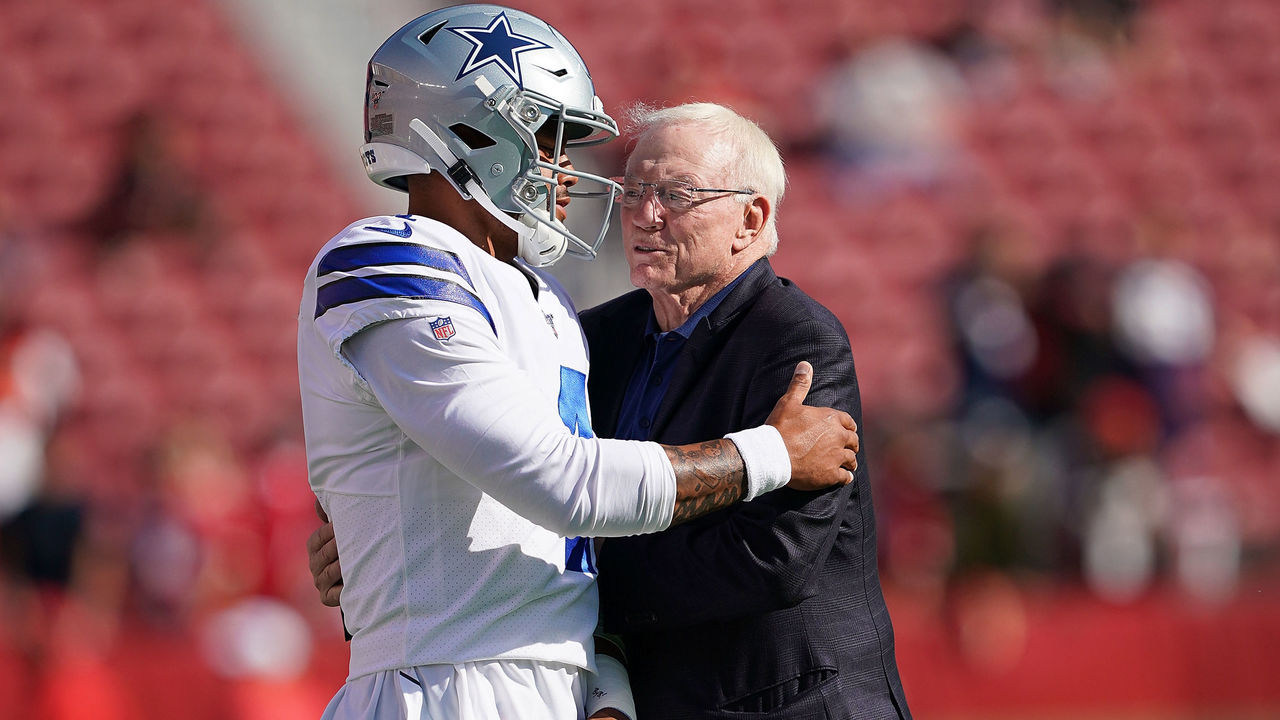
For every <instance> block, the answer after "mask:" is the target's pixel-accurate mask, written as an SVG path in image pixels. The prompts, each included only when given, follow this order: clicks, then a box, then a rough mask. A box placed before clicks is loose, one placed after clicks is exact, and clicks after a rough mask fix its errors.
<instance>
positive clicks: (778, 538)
mask: <svg viewBox="0 0 1280 720" xmlns="http://www.w3.org/2000/svg"><path fill="white" fill-rule="evenodd" d="M800 360H808V361H810V362H811V363H813V366H814V369H815V375H814V384H813V387H812V389H811V390H810V392H809V395H808V398H807V399H806V401H805V404H807V405H827V406H831V407H836V408H839V409H841V410H844V411H846V412H848V413H850V414H851V415H853V416H854V419H855V420H857V421H858V422H859V424H861V417H860V415H861V405H860V402H859V397H858V386H857V378H856V376H855V373H854V367H853V355H852V352H851V350H850V348H849V341H848V338H847V337H846V336H845V333H844V331H843V329H841V328H839V327H838V326H835V327H833V326H831V325H829V324H825V323H821V322H817V321H813V322H808V323H804V324H801V325H799V326H796V327H794V328H793V330H792V331H791V332H789V333H788V334H787V335H786V336H784V337H781V338H780V341H779V342H778V347H777V348H776V352H771V353H770V354H769V355H768V360H766V361H765V362H762V363H760V364H759V365H758V368H757V370H756V372H755V373H754V375H753V377H752V380H751V384H750V389H749V391H748V393H747V398H746V406H745V410H744V415H743V417H742V418H741V421H742V424H743V427H748V426H753V425H757V424H760V423H762V422H763V421H764V420H765V418H766V417H767V416H768V414H769V412H770V411H771V410H772V409H773V406H774V403H775V402H776V401H777V398H778V397H779V396H781V395H782V393H783V392H784V391H785V390H786V388H787V384H788V383H789V381H790V379H791V376H792V371H793V370H794V368H795V365H796V363H797V362H799V361H800ZM732 429H737V428H731V430H732ZM866 486H867V480H866V470H865V462H864V460H863V457H862V454H861V452H860V453H859V457H858V471H857V477H856V478H855V482H853V483H849V484H848V485H845V486H842V487H840V488H837V489H834V490H828V491H823V492H797V491H793V490H789V489H785V488H784V489H782V490H777V491H774V492H772V493H769V494H767V495H764V496H762V497H760V498H757V499H756V500H754V501H752V502H749V503H744V504H741V505H736V506H734V507H732V508H729V509H727V510H724V511H721V512H720V513H716V514H714V515H711V516H708V517H707V518H704V519H703V520H699V521H694V522H692V523H689V524H686V525H680V526H676V527H674V528H670V529H668V530H666V531H664V532H662V533H660V534H658V535H654V536H649V537H646V538H643V539H640V538H636V539H634V540H632V541H628V542H613V543H606V544H605V546H604V549H603V555H602V565H601V575H600V587H601V593H602V603H601V605H602V609H603V616H604V619H605V627H606V628H607V629H609V630H611V631H615V632H627V631H637V630H643V629H645V628H651V629H653V628H662V629H666V628H677V627H681V626H686V625H692V624H698V623H703V622H708V621H728V620H733V619H735V618H740V617H744V616H749V615H758V614H761V613H765V612H769V611H773V610H778V609H782V608H786V607H791V606H794V605H796V604H798V603H800V602H802V601H803V600H805V599H806V598H808V597H811V596H812V595H813V594H814V593H815V592H816V588H815V587H814V581H813V579H814V577H815V576H816V575H817V573H818V571H819V570H820V569H821V567H822V565H823V563H824V562H825V561H826V559H827V557H828V555H829V554H830V552H831V548H832V545H833V543H834V542H835V539H836V536H837V533H839V532H840V531H841V523H842V520H843V519H844V518H845V517H846V514H847V513H857V508H856V498H854V496H853V493H855V492H856V491H857V489H858V488H860V487H862V488H865V487H866ZM610 567H627V568H628V570H629V571H628V572H618V573H610V572H609V568H610ZM652 578H661V579H662V581H661V582H653V581H652V580H651V579H652Z"/></svg>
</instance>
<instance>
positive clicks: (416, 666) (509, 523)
mask: <svg viewBox="0 0 1280 720" xmlns="http://www.w3.org/2000/svg"><path fill="white" fill-rule="evenodd" d="M367 83H368V85H367V94H366V102H365V105H366V107H365V110H366V117H365V119H366V125H365V140H366V144H365V145H364V146H363V148H362V149H361V152H362V156H363V159H364V164H365V168H366V171H367V172H368V174H369V177H370V178H371V179H373V180H374V181H375V182H377V183H379V184H381V185H384V186H387V187H391V188H396V189H399V190H402V191H405V192H407V193H408V211H407V213H406V214H404V215H396V216H386V217H373V218H367V219H363V220H359V221H357V222H355V223H353V224H351V225H350V226H348V227H347V228H346V229H344V230H343V231H342V232H340V233H338V235H337V236H335V237H334V238H333V239H331V240H330V241H329V242H327V243H326V244H325V245H324V246H323V247H322V248H321V249H320V251H319V253H318V254H317V256H316V259H315V261H314V262H313V263H312V265H311V267H310V269H309V270H308V272H307V276H306V280H305V284H304V290H303V297H302V304H301V311H300V316H299V327H298V371H299V379H300V383H301V391H302V409H303V419H304V426H305V432H306V445H307V459H308V471H309V476H310V483H311V487H312V489H313V490H314V491H315V493H316V496H317V498H318V500H319V503H320V505H321V506H322V507H323V509H324V511H325V512H326V513H327V514H328V516H329V517H330V518H331V519H332V522H333V528H334V535H335V537H336V542H337V547H338V549H339V550H340V552H341V556H342V558H343V571H344V574H345V585H344V589H343V591H342V607H343V610H344V616H345V620H344V621H345V624H346V626H347V629H348V630H349V632H350V633H351V634H352V640H351V646H350V652H351V661H350V674H349V676H348V679H347V682H346V684H345V685H344V686H343V687H342V689H340V690H339V692H338V693H337V695H336V696H335V697H334V699H333V700H332V701H331V703H330V704H329V707H328V708H327V709H326V711H325V717H326V718H342V719H346V718H403V717H411V718H418V717H431V718H455V719H458V718H461V719H469V718H477V719H479V718H484V719H493V720H497V718H499V717H501V718H506V719H507V720H510V719H511V718H535V719H543V718H545V719H546V720H552V719H556V720H559V719H561V718H572V717H576V718H582V717H584V715H585V714H587V713H595V712H596V710H597V709H598V708H597V707H595V706H592V707H586V706H585V705H584V701H585V699H588V698H594V699H595V700H597V701H603V704H604V705H610V706H611V707H612V708H614V710H613V711H612V712H615V715H613V716H616V712H618V711H621V712H624V713H625V712H629V708H628V707H627V705H628V703H627V702H626V699H625V683H623V684H619V685H609V683H608V682H607V680H601V679H599V678H587V677H584V671H586V672H594V671H596V670H597V669H599V668H600V665H599V664H598V663H597V659H596V657H595V656H594V651H593V647H594V645H593V640H592V630H593V628H594V627H595V624H596V614H597V596H596V589H595V585H594V575H595V555H594V548H593V545H592V541H591V540H590V539H589V538H591V537H597V536H601V537H603V536H617V535H629V534H635V533H646V532H655V531H658V530H661V529H664V528H666V527H668V526H670V525H671V524H673V523H678V522H680V521H682V520H686V519H689V518H691V517H694V516H696V515H699V514H702V513H705V512H709V511H711V510H714V509H717V508H721V507H724V506H726V505H728V504H731V503H733V502H736V501H739V500H749V499H751V498H752V497H755V496H757V495H759V494H762V493H765V492H769V491H770V490H772V489H775V488H778V487H781V486H783V485H789V486H790V487H793V488H800V489H817V488H822V487H827V486H831V485H835V484H839V483H844V482H848V481H849V479H850V478H851V477H852V474H851V471H852V469H853V468H855V467H856V460H855V452H856V450H857V446H858V440H857V435H856V432H855V426H854V424H853V421H852V419H851V418H850V417H849V416H848V415H847V414H845V413H842V412H839V411H835V410H830V409H827V408H809V407H805V406H803V404H802V400H803V399H804V394H805V392H806V389H807V387H808V382H809V378H810V376H811V372H812V369H811V368H809V367H808V366H807V364H805V363H802V364H801V366H800V367H799V368H798V370H797V375H796V379H795V381H794V382H793V385H792V388H791V389H790V390H789V391H788V393H787V394H786V395H784V396H783V398H781V399H780V400H779V403H778V406H777V407H776V409H775V411H774V413H773V415H771V416H770V419H769V424H766V425H763V426H760V427H757V428H753V429H750V430H747V431H744V432H741V433H735V434H732V435H730V436H727V437H726V438H722V439H719V440H713V441H710V442H706V443H701V444H696V445H688V446H682V447H670V446H662V445H658V444H656V443H647V442H626V441H617V440H604V439H599V438H595V437H593V434H592V432H591V423H590V418H589V414H588V410H587V396H586V376H587V354H586V349H585V343H584V341H583V337H582V334H581V329H580V327H579V325H578V321H577V318H576V313H575V311H574V308H573V306H572V304H571V302H570V300H569V298H568V297H567V295H566V293H565V292H564V290H563V289H562V288H561V287H560V286H559V285H558V284H557V283H556V282H555V281H554V280H553V279H552V278H551V277H549V276H548V275H546V274H545V273H543V272H540V271H538V269H537V268H539V267H541V266H545V265H549V264H550V263H552V262H555V261H556V260H557V259H559V258H560V257H561V256H562V255H564V254H565V253H566V252H570V253H575V254H580V255H583V256H586V257H591V256H593V255H594V253H595V251H596V248H597V247H598V246H599V243H600V241H601V239H602V238H603V236H604V233H605V229H606V225H607V222H608V217H609V211H610V206H611V204H612V200H613V197H614V196H615V194H616V193H617V191H618V189H619V188H618V186H617V185H615V184H614V183H612V182H611V181H609V180H607V179H605V178H603V177H599V176H596V175H592V174H590V173H586V172H582V171H579V170H576V169H574V167H573V166H572V164H571V163H570V162H569V160H568V156H567V155H566V151H567V150H568V149H569V148H573V147H581V146H585V145H590V144H593V143H598V142H604V141H607V140H610V139H612V138H614V137H616V136H617V134H618V131H617V127H616V124H615V122H614V121H613V119H612V118H610V117H609V116H608V115H607V114H605V112H604V111H603V108H602V105H601V103H600V101H599V99H598V98H597V97H596V95H595V91H594V88H593V86H592V82H591V78H590V76H589V75H588V72H587V68H586V67H585V66H584V64H583V62H582V60H581V58H580V57H579V56H578V54H577V52H576V51H575V50H574V49H573V47H572V46H571V45H570V44H569V43H568V41H566V40H565V38H564V37H563V36H561V35H560V34H559V33H558V32H556V31H555V30H554V29H552V28H551V27H550V26H548V25H547V24H546V23H545V22H542V21H541V20H539V19H537V18H535V17H533V16H530V15H528V14H526V13H523V12H519V11H516V10H511V9H507V8H501V7H496V6H476V5H471V6H455V7H450V8H446V9H443V10H438V11H435V12H432V13H428V14H427V15H424V16H422V17H420V18H418V19H417V20H414V21H413V22H410V23H409V24H407V25H405V26H404V27H403V28H401V29H400V30H399V31H397V32H396V33H395V34H394V35H392V36H391V37H390V38H389V39H388V40H387V41H386V42H385V43H384V44H383V45H382V46H381V47H380V48H379V49H378V50H377V52H375V53H374V55H373V58H372V59H371V60H370V63H369V72H368V76H367ZM571 189H572V190H571ZM574 196H576V197H582V198H594V199H596V200H597V201H599V203H600V206H601V208H602V210H601V213H600V219H599V223H598V228H597V229H596V230H595V231H593V232H592V233H587V234H586V236H585V237H580V236H579V235H578V234H576V233H574V232H572V231H571V230H570V229H568V228H567V227H566V226H565V224H564V219H565V208H566V206H567V205H568V203H569V200H570V198H571V197H574ZM602 662H603V663H604V664H605V665H606V667H608V668H614V669H615V670H616V666H613V665H611V664H609V662H608V661H602ZM597 704H600V703H597ZM601 712H605V713H607V712H611V711H608V710H602V711H601ZM599 716H601V717H603V716H606V715H599Z"/></svg>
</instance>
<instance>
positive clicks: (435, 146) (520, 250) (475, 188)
mask: <svg viewBox="0 0 1280 720" xmlns="http://www.w3.org/2000/svg"><path fill="white" fill-rule="evenodd" d="M409 129H410V130H413V131H414V132H416V133H418V135H419V136H420V137H421V138H422V139H423V140H425V141H426V142H427V145H429V146H431V149H432V150H433V151H435V154H436V155H437V156H438V157H439V158H440V161H441V162H443V163H444V165H445V169H443V170H442V169H440V168H435V167H433V168H431V169H432V170H433V171H436V172H440V173H441V174H442V175H444V176H445V177H446V178H448V179H449V182H450V183H451V184H452V185H453V186H454V188H456V189H457V190H458V192H459V193H461V194H462V197H463V198H466V199H470V200H475V201H476V202H478V203H480V206H481V207H483V208H484V209H485V210H487V211H488V212H489V214H490V215H492V216H494V217H495V218H497V219H498V221H499V222H501V223H502V224H503V225H505V226H507V227H508V228H510V229H511V231H512V232H514V233H515V234H516V237H517V238H518V240H519V242H518V244H517V247H516V253H517V254H519V255H520V257H521V258H523V259H524V261H525V262H527V263H529V264H530V265H532V266H534V267H545V266H547V265H551V264H552V263H554V262H555V261H557V260H559V259H560V258H562V257H564V253H565V250H566V249H567V248H568V243H567V241H566V240H565V238H564V237H562V236H561V235H560V234H559V233H557V232H556V231H554V230H552V229H551V228H549V227H547V226H546V225H544V224H542V223H540V222H538V221H537V220H536V219H534V218H532V217H529V216H528V215H527V214H526V215H524V216H523V217H522V218H521V219H520V220H517V219H516V218H513V217H511V215H510V214H508V213H505V212H503V211H502V210H500V209H499V208H498V206H497V205H495V204H493V199H492V198H490V197H489V195H488V194H487V193H486V192H485V191H484V188H483V187H481V186H480V181H479V180H477V179H476V177H475V175H474V174H472V173H471V172H459V173H453V172H450V171H449V170H448V168H454V167H459V160H458V156H456V155H454V154H453V152H452V151H450V150H449V146H448V145H445V143H444V141H443V140H441V139H440V136H439V135H436V134H435V132H433V131H432V130H431V128H429V127H427V125H426V123H424V122H422V121H421V120H419V119H418V118H414V119H413V120H411V121H410V122H409ZM461 167H465V165H462V166H461Z"/></svg>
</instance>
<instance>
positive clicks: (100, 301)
mask: <svg viewBox="0 0 1280 720" xmlns="http://www.w3.org/2000/svg"><path fill="white" fill-rule="evenodd" d="M362 5H363V4H357V3H348V2H342V1H341V0H109V1H108V0H0V101H2V102H3V105H2V106H0V158H2V160H0V718H23V719H27V718H36V719H39V720H45V719H49V720H59V719H61V718H70V717H82V716H84V715H85V714H86V713H88V714H91V715H92V716H93V717H95V718H99V719H105V720H114V719H117V718H120V719H125V718H144V719H150V718H156V719H160V718H171V717H184V718H244V719H254V720H256V719H259V718H261V719H264V720H265V719H267V718H272V719H277V718H283V719H286V720H290V719H292V718H315V717H318V716H319V713H320V711H321V709H322V708H323V707H324V705H325V703H326V702H327V701H328V699H329V698H330V697H331V695H332V694H333V692H334V691H335V690H336V689H337V687H338V686H339V684H340V683H341V682H342V679H343V677H344V676H345V669H346V661H347V652H346V648H345V645H344V643H343V641H342V636H341V624H340V620H339V618H338V615H337V612H336V611H335V610H331V609H327V608H323V607H321V606H320V604H319V601H318V598H317V596H316V593H315V591H314V589H313V588H312V587H311V582H310V577H309V575H308V572H307V564H306V557H305V549H304V541H305V538H306V536H307V535H308V534H309V533H310V531H311V530H312V529H313V528H314V527H315V526H316V524H317V521H316V519H315V516H314V511H313V509H312V502H313V498H312V496H311V494H310V491H309V489H308V486H307V481H306V469H305V463H304V453H303V449H302V444H301V442H302V435H301V421H300V417H299V407H298V391H297V378H296V370H295V360H294V338H295V335H294V334H295V330H296V316H297V308H298V299H299V296H300V290H301V279H302V275H303V273H304V272H305V269H306V267H307V266H308V264H309V262H310V260H311V258H312V255H313V253H314V252H315V250H316V249H317V248H318V247H319V246H320V245H321V244H322V243H323V242H324V241H325V240H326V239H328V238H329V237H330V236H331V235H332V234H334V233H335V232H337V231H338V230H341V229H342V228H343V227H345V226H346V225H347V224H348V223H349V222H351V221H353V220H355V219H357V218H359V217H363V216H367V215H372V214H380V213H388V212H402V211H403V209H404V200H403V196H399V195H396V194H394V193H391V192H389V191H385V190H380V189H378V188H376V187H375V186H374V185H373V184H372V183H370V182H368V180H367V179H365V176H364V174H363V171H362V168H361V165H360V163H359V162H358V160H357V153H356V148H357V146H358V145H359V144H360V142H361V108H362V100H363V93H364V88H363V80H364V71H365V70H364V68H365V63H366V62H367V60H368V57H369V56H370V55H371V54H372V52H373V51H374V49H376V47H377V46H378V45H379V44H380V42H381V40H382V39H383V38H385V37H386V36H387V35H388V34H390V33H391V32H392V31H394V30H395V29H396V28H398V27H399V26H400V25H402V24H403V23H404V22H406V21H407V20H409V19H411V18H413V17H416V16H417V15H419V14H421V13H422V12H425V11H427V10H429V9H432V8H433V7H435V6H434V5H432V4H430V3H423V2H409V1H408V0H382V1H381V2H379V3H376V4H373V3H370V4H369V5H370V6H369V7H363V6H362ZM375 5H376V6H375ZM512 5H514V6H516V7H519V8H521V9H524V10H528V11H530V12H533V13H535V14H538V15H540V16H542V17H544V18H545V19H547V20H548V21H550V22H551V23H552V24H553V25H555V26H556V27H557V28H559V29H560V30H561V31H562V32H564V34H565V35H566V36H567V37H568V38H569V39H570V40H571V42H573V43H574V44H575V45H576V46H577V48H578V49H579V51H580V52H581V53H582V55H583V56H584V58H585V59H586V61H587V63H588V65H589V66H590V67H591V68H592V69H593V73H594V76H595V79H596V83H597V89H598V91H599V93H600V95H601V97H602V98H603V99H604V101H605V103H606V106H607V107H608V108H609V109H610V111H611V112H613V113H614V114H615V116H621V115H622V114H623V113H622V111H623V110H624V109H625V108H626V106H627V105H629V104H631V103H634V102H636V101H647V102H651V103H656V104H674V103H679V102H684V101H688V100H695V99H696V100H714V101H718V102H723V103H727V104H730V105H732V106H733V107H734V108H736V109H737V110H739V111H740V112H743V113H745V114H747V115H749V116H751V117H753V118H755V119H756V120H757V121H759V122H760V124H761V125H762V126H763V127H764V128H765V129H766V130H767V131H769V132H770V133H771V134H772V136H773V137H774V138H775V140H776V141H777V143H778V144H779V146H780V148H781V149H782V151H783V155H784V158H785V160H786V162H787V166H788V171H789V177H790V183H791V185H790V189H789V191H788V193H787V196H786V199H785V201H784V202H783V203H782V205H781V208H780V214H779V220H780V227H781V237H782V244H781V248H780V251H779V253H778V255H777V256H776V257H775V259H774V264H775V267H776V268H777V269H778V271H779V273H780V274H782V275H784V276H788V277H790V278H792V279H793V280H795V281H796V282H798V283H799V285H800V286H801V287H802V288H804V289H805V290H806V291H807V292H808V293H809V294H811V295H813V296H814V297H816V298H818V299H819V300H820V301H822V302H823V303H825V304H826V305H827V306H829V307H830V308H831V309H832V310H834V311H835V313H836V314H837V315H838V316H839V317H840V318H841V320H842V321H843V322H844V325H845V327H846V328H847V329H848V332H849V335H850V338H851V340H852V342H853V347H854V355H855V357H856V360H857V365H858V372H859V377H860V381H861V386H862V392H863V399H864V404H865V413H866V416H865V424H864V427H863V428H862V434H863V437H864V447H865V448H866V449H867V455H868V458H869V463H870V468H871V474H872V478H873V481H874V484H875V493H876V494H875V501H876V506H877V510H878V514H879V522H880V552H881V568H882V579H883V582H884V587H885V592H886V595H887V597H888V600H889V607H890V611H891V613H892V616H893V620H894V624H895V628H896V631H897V639H898V659H899V664H900V666H901V670H902V676H903V683H904V685H905V687H906V691H907V696H908V700H909V702H910V703H911V706H912V709H913V710H914V712H915V715H916V717H917V718H922V719H928V718H939V719H961V718H1051V719H1059V718H1060V719H1066V718H1085V719H1094V720H1139V719H1141V720H1147V719H1153V718H1172V719H1183V718H1215V719H1216V718H1222V719H1253V718H1275V717H1280V682H1277V678H1280V3H1277V2H1275V1H1274V0H1216V1H1214V2H1209V1H1208V0H895V1H894V2H883V1H882V0H804V1H801V2H797V1H795V0H792V1H791V2H784V1H783V0H648V1H646V2H637V3H625V4H624V3H615V2H608V1H597V2H586V1H584V0H555V1H553V0H539V1H535V2H514V3H512ZM623 151H624V147H623V144H622V143H616V144H614V145H613V146H612V147H606V148H604V149H602V150H601V151H600V152H598V153H596V154H595V155H593V156H591V157H589V158H584V159H582V162H580V163H579V164H581V165H589V166H593V167H595V168H597V169H601V170H608V171H610V172H608V173H606V174H612V172H613V171H615V170H617V169H618V168H620V167H621V162H622V153H623ZM624 268H625V264H624V262H623V261H622V260H621V253H620V249H619V248H618V247H617V242H616V239H615V242H614V243H613V246H612V247H610V249H609V251H608V252H606V254H605V256H604V257H602V258H601V259H600V260H598V261H597V262H596V263H593V264H591V265H586V264H583V263H581V262H578V261H575V260H566V261H564V262H563V263H561V265H559V266H558V267H557V268H556V271H557V274H558V275H559V276H560V277H561V278H562V279H563V280H564V281H565V282H566V284H568V285H569V286H570V288H571V290H572V291H573V292H574V294H575V297H576V298H577V300H578V302H579V306H580V307H586V306H590V305H592V304H594V303H596V302H599V301H601V300H604V299H607V298H609V297H612V296H613V295H616V294H618V293H620V292H623V291H625V290H627V289H628V286H627V281H626V277H627V276H626V272H625V270H624Z"/></svg>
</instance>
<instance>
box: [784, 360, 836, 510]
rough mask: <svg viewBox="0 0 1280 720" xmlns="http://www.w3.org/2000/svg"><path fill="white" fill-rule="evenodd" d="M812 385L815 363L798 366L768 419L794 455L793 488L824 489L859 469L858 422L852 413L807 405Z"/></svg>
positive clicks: (792, 456) (792, 465) (792, 469)
mask: <svg viewBox="0 0 1280 720" xmlns="http://www.w3.org/2000/svg"><path fill="white" fill-rule="evenodd" d="M812 384H813V366H812V365H810V364H809V363H807V362H801V363H799V364H798V365H796V372H795V375H793V376H792V378H791V385H790V386H789V387H788V388H787V391H786V393H784V394H783V395H782V397H781V398H779V399H778V404H777V405H774V406H773V412H772V413H769V419H768V420H766V421H765V422H766V423H768V424H769V425H772V426H774V427H775V428H777V429H778V432H779V433H781V434H782V440H783V442H784V443H786V446H787V453H788V454H789V455H790V456H791V482H789V483H787V487H789V488H791V489H792V490H821V489H823V488H827V487H830V486H832V485H844V484H846V483H848V482H850V481H852V480H853V471H854V470H857V469H858V458H857V452H858V447H859V444H858V432H857V431H858V424H857V423H855V422H854V421H853V418H852V417H851V416H850V415H849V413H847V412H844V411H842V410H834V409H832V408H815V407H808V406H806V405H805V404H804V399H805V396H807V395H808V394H809V387H810V386H811V385H812Z"/></svg>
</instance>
